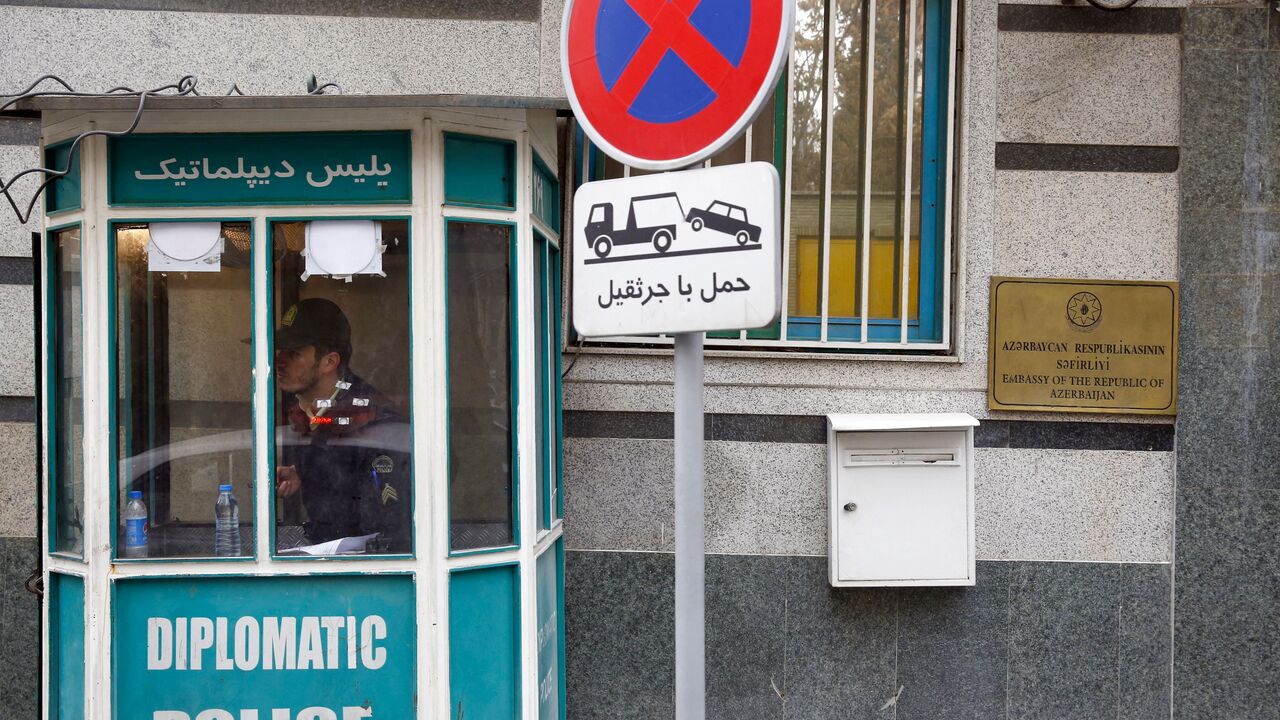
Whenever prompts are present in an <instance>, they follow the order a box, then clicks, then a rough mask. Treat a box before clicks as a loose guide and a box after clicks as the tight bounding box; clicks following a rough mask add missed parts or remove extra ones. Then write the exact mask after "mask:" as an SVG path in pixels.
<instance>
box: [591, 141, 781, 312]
mask: <svg viewBox="0 0 1280 720" xmlns="http://www.w3.org/2000/svg"><path fill="white" fill-rule="evenodd" d="M778 197H779V191H778V171H777V170H775V169H774V167H773V166H772V165H770V164H769V163H762V162H756V163H747V164H745V165H726V166H723V167H715V168H707V169H703V170H688V171H685V172H676V173H664V174H662V175H643V176H639V177H633V178H625V179H621V180H602V181H600V182H593V183H587V184H585V185H583V186H582V187H581V188H579V189H578V192H577V194H576V195H575V196H574V201H573V223H574V233H573V241H574V243H576V244H577V246H576V247H575V248H574V249H573V258H574V260H573V265H574V267H573V324H574V327H575V328H577V330H578V332H579V333H580V334H582V335H584V336H586V337H606V336H612V335H646V334H651V333H678V332H696V331H700V330H738V329H745V328H756V327H763V326H765V325H768V324H770V323H772V322H773V321H774V320H775V319H777V317H778V309H779V306H780V303H781V285H782V275H781V257H782V255H781V246H782V244H781V240H780V238H781V232H780V230H779V227H780V219H779V213H778V205H779V202H778Z"/></svg>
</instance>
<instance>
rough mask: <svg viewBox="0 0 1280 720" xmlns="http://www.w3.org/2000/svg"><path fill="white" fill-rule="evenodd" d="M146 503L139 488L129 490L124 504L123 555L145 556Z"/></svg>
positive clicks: (147, 529) (131, 556)
mask: <svg viewBox="0 0 1280 720" xmlns="http://www.w3.org/2000/svg"><path fill="white" fill-rule="evenodd" d="M149 531H150V528H149V527H148V526H147V505H146V503H144V502H142V491H141V490H130V491H129V504H128V505H125V506H124V557H127V558H144V557H146V556H147V533H148V532H149Z"/></svg>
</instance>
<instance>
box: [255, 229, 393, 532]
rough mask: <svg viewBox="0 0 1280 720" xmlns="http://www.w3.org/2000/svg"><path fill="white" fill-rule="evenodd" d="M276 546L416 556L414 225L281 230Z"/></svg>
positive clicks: (277, 257)
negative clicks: (412, 390) (412, 362)
mask: <svg viewBox="0 0 1280 720" xmlns="http://www.w3.org/2000/svg"><path fill="white" fill-rule="evenodd" d="M271 242H272V276H271V284H272V293H273V313H272V323H273V325H272V327H273V333H272V340H271V341H272V349H273V354H272V357H273V360H272V399H273V402H274V410H273V424H274V426H275V444H274V449H273V453H274V482H275V497H276V502H275V510H274V512H275V549H276V552H278V553H280V554H282V555H285V556H297V557H307V556H316V555H382V554H393V555H403V554H409V553H412V552H413V492H414V487H413V433H412V426H411V420H412V417H411V402H410V381H411V373H410V368H411V365H410V356H409V355H410V353H409V348H410V303H409V289H410V277H409V272H410V271H409V222H408V220H404V219H385V220H379V219H317V220H309V221H277V222H273V223H272V224H271Z"/></svg>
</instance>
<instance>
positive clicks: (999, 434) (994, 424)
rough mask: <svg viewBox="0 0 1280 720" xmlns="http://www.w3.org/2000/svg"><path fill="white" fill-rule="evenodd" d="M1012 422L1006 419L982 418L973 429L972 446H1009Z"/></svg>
mask: <svg viewBox="0 0 1280 720" xmlns="http://www.w3.org/2000/svg"><path fill="white" fill-rule="evenodd" d="M1013 424H1014V423H1012V422H1010V421H1008V420H983V421H982V423H981V424H980V425H978V427H976V428H974V429H973V446H974V447H1009V437H1010V435H1011V433H1012V432H1013Z"/></svg>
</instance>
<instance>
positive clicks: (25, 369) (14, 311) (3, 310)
mask: <svg viewBox="0 0 1280 720" xmlns="http://www.w3.org/2000/svg"><path fill="white" fill-rule="evenodd" d="M33 300H34V298H33V297H32V292H31V286H30V285H0V333H2V334H3V336H4V337H5V338H6V339H7V340H9V341H10V342H9V346H8V348H6V350H5V352H4V353H3V354H0V395H7V396H15V395H17V396H21V395H26V396H30V395H31V394H32V393H33V392H35V332H34V322H35V318H34V313H33V311H32V303H33Z"/></svg>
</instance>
